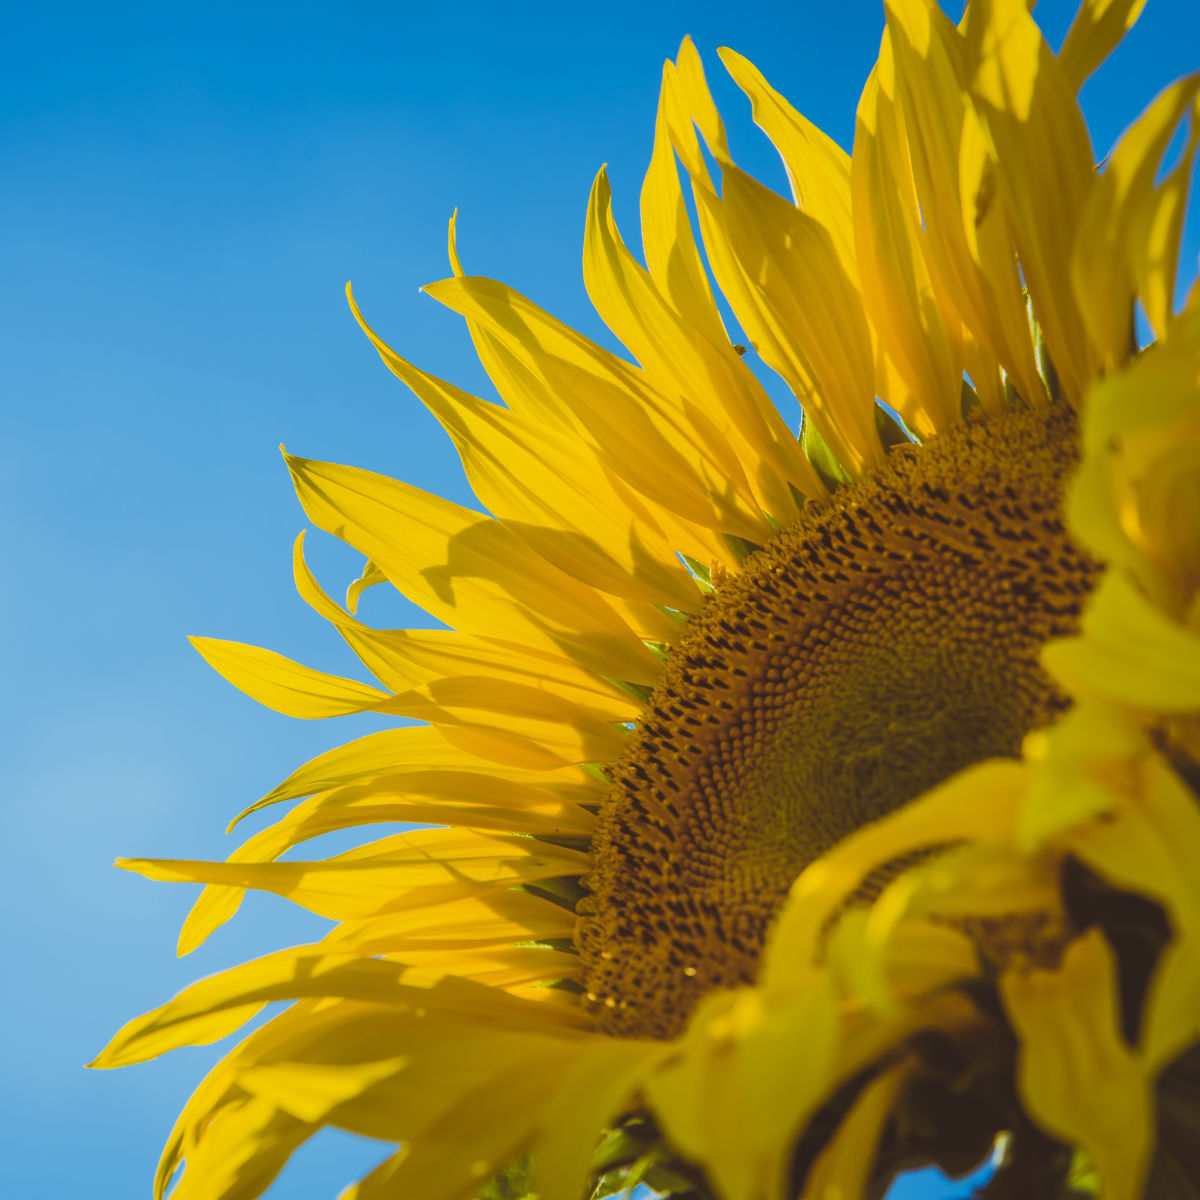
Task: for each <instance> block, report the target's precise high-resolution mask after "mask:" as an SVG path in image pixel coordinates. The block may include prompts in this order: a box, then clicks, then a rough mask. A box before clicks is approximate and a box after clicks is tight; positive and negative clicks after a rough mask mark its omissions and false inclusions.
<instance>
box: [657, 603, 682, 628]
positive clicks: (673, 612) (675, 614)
mask: <svg viewBox="0 0 1200 1200" xmlns="http://www.w3.org/2000/svg"><path fill="white" fill-rule="evenodd" d="M654 607H655V608H657V609H658V611H659V612H660V613H662V614H663V616H664V617H670V618H671V620H672V621H674V622H675V624H676V625H680V626H683V625H686V624H687V619H688V617H687V613H685V612H680V611H679V609H677V608H668V607H667V606H666V605H665V604H656V605H655V606H654Z"/></svg>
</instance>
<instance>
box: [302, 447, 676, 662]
mask: <svg viewBox="0 0 1200 1200" xmlns="http://www.w3.org/2000/svg"><path fill="white" fill-rule="evenodd" d="M288 466H289V469H290V470H291V472H292V477H293V480H294V482H295V484H296V491H297V494H298V495H299V497H300V502H301V504H303V505H304V509H305V511H306V512H307V513H308V515H309V518H310V519H311V520H312V521H313V522H314V524H316V525H319V526H320V527H321V528H322V529H325V530H327V531H328V532H330V533H333V534H334V535H335V536H337V537H341V538H343V539H344V540H345V541H348V542H349V543H350V544H351V545H353V546H355V547H356V548H357V549H359V550H361V551H362V552H363V553H365V554H368V555H370V557H371V559H372V560H373V561H375V562H378V563H379V564H380V566H381V567H382V568H383V570H384V571H385V572H386V574H387V577H388V579H389V580H390V581H391V582H392V583H393V584H394V585H395V586H396V587H397V588H399V589H400V590H401V591H402V592H404V593H405V595H407V596H408V597H409V599H411V600H412V601H413V602H414V603H416V604H420V605H421V607H422V608H424V609H425V610H426V611H427V612H429V613H430V614H431V615H433V616H434V617H436V618H438V619H439V620H442V621H445V623H446V624H448V625H451V626H453V627H454V628H456V629H460V630H462V631H464V632H466V633H476V634H481V635H483V636H486V637H498V638H505V639H507V640H510V641H515V642H518V643H528V644H531V645H533V646H535V647H541V648H544V649H549V650H551V651H553V652H555V653H558V654H564V655H565V656H566V657H569V658H574V659H576V661H578V662H580V663H582V664H584V665H586V666H588V667H591V668H593V669H595V670H597V671H598V673H599V674H601V675H604V676H606V677H608V678H615V679H624V680H628V681H629V682H633V683H647V682H652V681H653V680H654V679H655V678H656V676H657V671H658V662H657V660H656V659H655V657H654V655H653V654H652V653H651V652H650V651H649V650H648V649H646V647H645V646H644V645H643V644H642V642H641V641H640V639H639V638H638V636H637V635H636V634H635V633H634V632H633V631H632V630H631V629H630V628H629V627H628V626H627V625H626V624H625V623H624V622H623V621H622V620H621V619H620V618H619V617H618V616H617V615H616V613H614V612H613V610H612V608H611V607H610V606H608V605H607V604H605V602H604V600H603V598H602V597H601V596H599V595H597V594H596V592H595V591H593V590H592V589H590V588H587V587H585V586H584V585H583V584H580V583H577V582H576V581H574V580H572V579H570V578H569V577H568V576H566V575H564V574H562V573H561V572H560V571H558V570H556V569H555V568H554V567H552V566H550V564H548V563H546V562H545V560H543V559H541V558H539V557H538V556H536V555H535V554H534V553H533V552H532V551H531V550H529V548H528V547H526V546H525V545H524V544H523V543H522V542H521V541H520V540H519V539H518V538H517V537H516V536H515V535H514V534H513V533H511V532H510V531H509V530H507V529H506V528H505V527H504V526H503V525H501V524H500V523H499V522H497V521H494V520H491V519H489V518H487V517H483V516H481V515H480V514H478V513H474V512H472V511H470V510H469V509H465V508H462V507H460V506H459V505H457V504H452V503H451V502H450V501H448V500H443V499H442V498H441V497H439V496H433V495H430V494H429V493H426V492H422V491H420V490H419V489H417V488H413V487H410V486H408V485H407V484H403V483H400V482H398V481H397V480H394V479H388V478H386V477H385V476H382V475H375V474H372V473H371V472H368V471H358V470H355V469H354V468H352V467H342V466H337V465H335V464H333V463H318V462H314V461H312V460H310V459H298V458H289V459H288ZM431 564H435V565H431Z"/></svg>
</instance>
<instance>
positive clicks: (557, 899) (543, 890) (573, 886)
mask: <svg viewBox="0 0 1200 1200" xmlns="http://www.w3.org/2000/svg"><path fill="white" fill-rule="evenodd" d="M519 890H520V891H523V892H528V893H529V894H530V895H531V896H538V897H539V898H540V899H542V900H549V901H550V903H551V904H557V905H558V906H559V908H565V909H566V910H567V912H574V911H575V906H576V905H577V904H578V903H579V901H580V900H582V899H583V898H584V896H586V895H587V894H588V891H587V888H585V887H584V886H583V884H581V883H580V882H579V876H578V875H559V876H557V877H556V878H554V879H539V880H538V881H537V883H523V884H521V885H520V889H519Z"/></svg>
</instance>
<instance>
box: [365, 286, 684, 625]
mask: <svg viewBox="0 0 1200 1200" xmlns="http://www.w3.org/2000/svg"><path fill="white" fill-rule="evenodd" d="M347 295H348V296H349V299H350V306H351V308H352V310H353V312H354V316H355V319H356V320H357V321H358V323H359V325H360V326H361V327H362V329H363V331H364V332H365V333H366V335H367V336H368V337H369V338H370V339H371V342H372V343H373V344H374V346H375V348H376V350H378V352H379V356H380V357H381V358H382V359H383V361H384V363H386V364H387V366H388V368H389V369H390V370H391V371H392V373H393V374H394V375H396V376H397V377H398V378H399V379H400V380H402V381H403V382H404V383H405V384H407V385H408V387H409V388H411V389H412V391H413V392H414V393H415V395H416V396H417V397H418V398H419V399H420V400H421V401H422V403H424V404H425V406H426V407H427V408H428V409H429V410H430V411H431V412H432V413H433V415H434V416H435V417H437V419H438V420H439V421H440V422H441V424H442V426H443V427H444V428H445V430H446V432H447V433H449V434H450V436H451V438H452V439H453V440H454V444H455V446H456V448H457V449H458V452H459V455H460V456H461V457H462V460H463V468H464V470H465V471H466V474H467V479H468V481H469V482H470V484H471V487H472V489H473V490H474V492H475V495H476V496H478V497H479V500H480V502H481V503H482V504H484V505H485V506H486V507H487V508H488V509H489V510H490V511H491V512H492V513H493V514H494V515H495V516H497V517H499V518H500V519H501V520H503V521H504V522H505V523H506V525H507V526H508V528H510V529H512V530H513V531H514V532H516V533H517V534H518V536H519V537H521V538H522V540H524V541H526V542H527V543H529V545H530V546H531V547H532V548H533V549H534V550H535V551H537V553H539V554H540V555H541V556H542V557H543V558H545V559H547V560H548V561H549V562H552V563H554V564H555V565H556V566H558V567H559V568H561V569H562V570H563V571H565V572H566V573H567V574H568V575H570V576H572V577H573V578H575V579H578V580H581V581H582V582H583V583H586V584H588V585H590V586H592V587H595V588H599V590H600V591H602V592H606V593H612V594H614V595H619V596H623V597H626V598H630V599H635V600H640V601H642V602H643V603H645V604H648V605H651V606H652V605H655V604H665V605H669V606H673V607H676V608H681V609H683V610H684V611H692V610H693V609H694V608H695V607H696V605H697V604H698V600H699V598H698V596H697V592H696V587H695V585H694V584H693V583H692V581H691V579H690V577H689V576H688V574H687V572H686V571H685V570H684V569H683V566H682V564H681V563H680V562H679V561H678V559H676V558H675V556H674V554H673V553H672V552H671V550H670V547H669V546H668V545H667V543H666V542H665V541H664V539H663V537H662V533H661V531H660V530H659V529H658V528H657V526H656V524H655V523H653V521H652V520H651V519H650V518H649V517H648V514H646V513H645V512H642V513H639V512H638V511H637V510H636V508H634V507H633V506H631V505H630V504H629V503H628V502H627V500H626V499H625V498H624V497H621V496H619V495H618V494H617V492H616V490H615V489H614V487H613V484H612V482H611V478H610V477H609V476H608V475H607V474H606V473H605V472H604V471H603V470H602V469H601V467H600V464H599V462H598V460H595V461H593V460H591V459H590V456H587V455H583V456H581V455H580V454H579V445H578V439H576V438H571V437H570V436H569V435H568V433H567V431H564V430H555V429H554V428H553V427H552V426H550V425H549V424H548V423H547V422H546V421H544V420H538V419H537V418H536V417H535V416H533V415H530V414H525V413H521V412H515V411H513V410H512V409H508V408H504V407H503V406H501V405H497V404H492V403H489V402H488V401H486V400H481V399H479V398H478V397H476V396H472V395H470V394H469V393H467V392H464V391H462V390H461V389H459V388H456V387H454V386H453V385H452V384H449V383H446V382H444V381H443V380H440V379H437V378H435V377H434V376H432V375H429V374H427V373H426V372H424V371H421V370H420V369H419V368H417V367H415V366H413V365H412V364H411V363H409V362H407V361H406V360H405V359H403V358H401V357H400V356H399V355H398V354H397V353H396V352H395V351H394V350H392V348H391V347H390V346H388V345H387V344H386V343H385V342H384V341H383V340H382V339H381V338H379V336H378V335H377V334H376V333H375V332H374V330H372V329H371V327H370V326H369V325H368V324H367V323H366V321H364V320H363V317H362V314H361V313H360V312H359V311H358V306H357V305H356V304H355V303H354V298H353V296H352V295H350V294H349V291H348V290H347ZM581 458H582V462H580V461H579V460H580V459H581ZM568 461H574V462H575V463H576V469H573V470H571V471H566V472H564V471H563V470H562V469H561V465H562V464H563V463H565V462H568ZM589 467H590V468H591V469H588V468H589Z"/></svg>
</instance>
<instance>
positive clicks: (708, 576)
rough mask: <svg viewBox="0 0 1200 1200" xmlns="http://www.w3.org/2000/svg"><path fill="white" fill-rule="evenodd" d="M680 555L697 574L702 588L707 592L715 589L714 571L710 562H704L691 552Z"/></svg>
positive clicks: (690, 569) (696, 576)
mask: <svg viewBox="0 0 1200 1200" xmlns="http://www.w3.org/2000/svg"><path fill="white" fill-rule="evenodd" d="M679 557H680V558H682V559H683V564H684V566H685V567H687V569H688V570H689V571H691V573H692V575H693V576H695V579H696V582H697V583H698V584H699V585H700V590H701V591H702V592H706V593H707V592H711V591H712V590H713V581H712V571H711V570H710V569H709V566H708V563H702V562H701V561H700V560H699V559H698V558H693V557H692V556H691V555H690V554H681V555H680V556H679Z"/></svg>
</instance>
